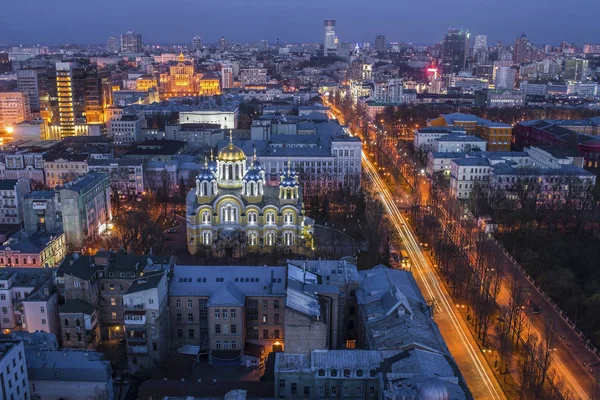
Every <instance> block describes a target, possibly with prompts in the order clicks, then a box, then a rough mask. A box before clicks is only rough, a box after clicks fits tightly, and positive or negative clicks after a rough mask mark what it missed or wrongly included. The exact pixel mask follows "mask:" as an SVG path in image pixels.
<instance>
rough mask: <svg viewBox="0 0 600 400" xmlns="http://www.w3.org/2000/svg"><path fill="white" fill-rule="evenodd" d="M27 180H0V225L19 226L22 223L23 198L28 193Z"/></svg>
mask: <svg viewBox="0 0 600 400" xmlns="http://www.w3.org/2000/svg"><path fill="white" fill-rule="evenodd" d="M29 191H30V189H29V180H27V179H2V180H0V223H1V224H21V222H23V204H22V201H23V197H24V196H25V194H26V193H29Z"/></svg>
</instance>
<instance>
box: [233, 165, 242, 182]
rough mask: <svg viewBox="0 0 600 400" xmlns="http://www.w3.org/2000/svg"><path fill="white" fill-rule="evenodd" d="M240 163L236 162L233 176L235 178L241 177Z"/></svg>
mask: <svg viewBox="0 0 600 400" xmlns="http://www.w3.org/2000/svg"><path fill="white" fill-rule="evenodd" d="M240 175H241V174H240V165H239V164H238V163H235V176H234V177H233V179H240Z"/></svg>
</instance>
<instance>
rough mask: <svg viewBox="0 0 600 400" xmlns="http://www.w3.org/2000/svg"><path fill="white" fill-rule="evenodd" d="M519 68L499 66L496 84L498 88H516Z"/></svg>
mask: <svg viewBox="0 0 600 400" xmlns="http://www.w3.org/2000/svg"><path fill="white" fill-rule="evenodd" d="M516 79H517V70H516V69H515V68H511V67H497V69H496V74H495V79H494V85H495V86H496V89H514V88H515V82H516Z"/></svg>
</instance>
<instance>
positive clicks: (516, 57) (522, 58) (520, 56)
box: [513, 33, 529, 64]
mask: <svg viewBox="0 0 600 400" xmlns="http://www.w3.org/2000/svg"><path fill="white" fill-rule="evenodd" d="M527 46H529V39H527V36H525V33H523V34H522V35H521V36H520V37H518V38H516V39H515V44H514V45H513V63H515V64H523V63H524V62H526V61H527Z"/></svg>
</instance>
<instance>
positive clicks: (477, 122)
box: [427, 113, 513, 151]
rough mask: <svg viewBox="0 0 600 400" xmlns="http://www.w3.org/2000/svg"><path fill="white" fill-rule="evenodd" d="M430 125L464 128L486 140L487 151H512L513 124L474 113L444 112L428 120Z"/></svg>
mask: <svg viewBox="0 0 600 400" xmlns="http://www.w3.org/2000/svg"><path fill="white" fill-rule="evenodd" d="M427 124H428V125H429V126H435V127H449V128H456V129H457V130H458V129H461V130H464V131H465V132H467V134H468V135H477V136H479V137H480V138H482V139H484V140H485V141H486V143H487V144H486V150H487V151H510V146H511V142H512V129H513V128H512V126H510V125H508V124H503V123H501V122H492V121H488V120H487V119H483V118H479V117H477V116H476V115H472V114H462V113H453V114H442V115H440V116H439V117H437V118H434V119H430V120H428V121H427Z"/></svg>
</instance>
